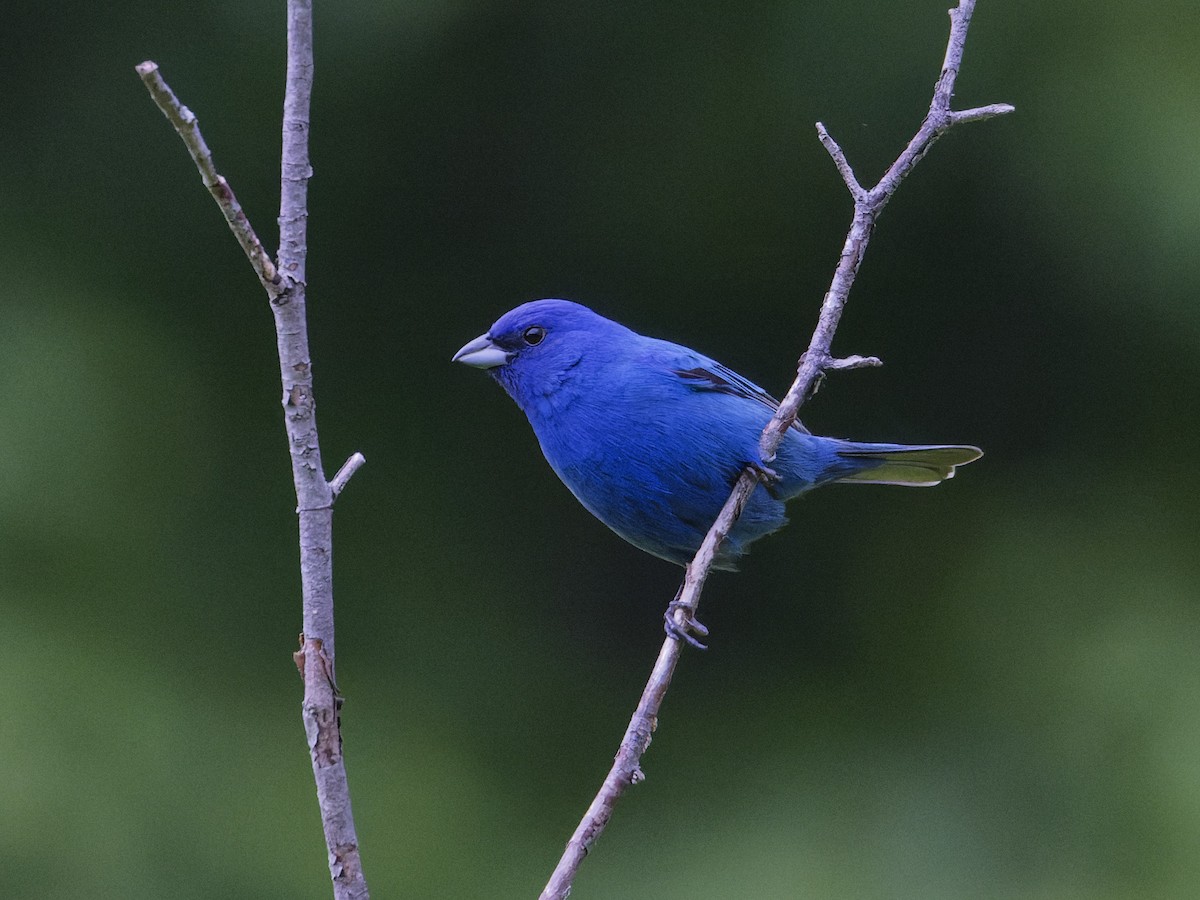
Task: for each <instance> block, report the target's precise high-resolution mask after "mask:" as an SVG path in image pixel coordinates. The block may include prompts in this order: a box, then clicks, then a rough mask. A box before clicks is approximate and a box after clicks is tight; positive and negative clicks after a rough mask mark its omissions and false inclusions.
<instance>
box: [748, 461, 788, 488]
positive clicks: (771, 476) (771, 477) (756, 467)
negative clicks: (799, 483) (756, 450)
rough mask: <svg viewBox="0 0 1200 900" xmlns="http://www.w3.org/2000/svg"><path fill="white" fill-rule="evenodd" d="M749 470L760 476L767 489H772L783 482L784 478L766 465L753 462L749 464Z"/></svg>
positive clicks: (759, 478)
mask: <svg viewBox="0 0 1200 900" xmlns="http://www.w3.org/2000/svg"><path fill="white" fill-rule="evenodd" d="M749 468H750V471H752V472H754V474H756V475H757V476H758V480H759V481H761V482H762V483H763V484H765V485H766V486H767V487H770V486H771V485H775V484H779V482H780V481H782V480H783V479H782V477H780V475H779V473H778V472H776V471H775V470H774V469H772V468H771V467H770V466H768V465H767V464H766V463H761V462H752V463H750V464H749Z"/></svg>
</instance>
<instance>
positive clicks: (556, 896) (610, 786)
mask: <svg viewBox="0 0 1200 900" xmlns="http://www.w3.org/2000/svg"><path fill="white" fill-rule="evenodd" d="M974 9H975V0H960V2H959V4H958V6H957V7H956V8H955V9H952V10H950V37H949V40H948V41H947V45H946V56H945V60H944V62H943V63H942V72H941V75H940V77H939V78H938V81H937V84H936V86H935V87H934V93H933V100H932V102H931V103H930V106H929V113H928V114H927V115H926V117H925V120H924V121H923V122H922V123H921V127H920V128H919V129H918V130H917V133H916V134H915V135H914V136H913V138H912V140H911V141H909V143H908V146H907V147H905V148H904V151H903V152H902V153H901V154H900V156H899V157H898V158H897V159H896V161H895V162H894V163H892V165H891V166H890V167H889V168H888V170H887V172H885V173H884V175H883V177H882V178H881V179H880V180H879V183H878V184H876V185H875V186H874V187H873V188H871V189H870V190H866V189H864V188H863V187H862V186H861V185H860V184H859V183H858V180H857V179H856V178H855V176H854V172H853V170H852V169H851V167H850V164H849V162H848V161H847V159H846V155H845V153H844V152H843V151H842V149H841V147H840V146H838V144H837V142H836V141H834V140H833V138H832V137H831V136H830V135H829V132H828V131H827V130H826V129H825V127H824V126H823V125H821V124H820V123H818V124H817V134H818V137H819V138H820V140H821V143H822V145H824V147H825V149H826V150H827V151H828V153H829V155H830V156H831V157H832V159H833V161H834V164H835V165H836V166H837V169H838V172H839V173H840V174H841V176H842V180H843V181H844V182H845V183H846V187H847V188H848V189H849V191H850V195H851V197H852V198H853V199H854V215H853V218H852V220H851V224H850V230H849V232H848V233H847V235H846V241H845V244H844V245H843V247H842V254H841V258H840V259H839V261H838V264H837V268H836V269H835V271H834V274H833V280H832V282H831V283H830V285H829V291H828V292H827V293H826V294H825V298H824V301H823V302H822V304H821V313H820V316H819V318H818V321H817V326H816V328H815V329H814V330H813V334H812V338H811V339H810V341H809V344H808V349H807V350H806V351H805V352H804V354H803V355H802V356H801V357H800V362H799V367H798V371H797V375H796V380H795V381H794V382H792V386H791V387H790V388H789V389H788V392H787V394H786V395H785V396H784V399H783V402H782V403H781V404H780V406H779V410H778V411H777V412H776V414H775V416H774V417H773V418H772V419H771V421H770V422H768V423H767V426H766V428H764V429H763V433H762V437H761V439H760V441H759V449H760V451H761V454H762V458H763V460H764V461H765V462H767V463H769V462H770V461H771V460H773V459H774V458H775V452H776V450H777V449H778V448H779V445H780V443H781V442H782V441H783V436H784V434H786V433H787V430H788V429H789V428H790V427H791V426H792V423H794V422H795V421H796V414H797V412H798V411H799V409H800V406H801V405H802V404H803V403H804V402H805V401H806V400H807V399H808V398H809V397H810V396H811V395H812V392H813V389H814V387H815V386H816V384H817V383H818V380H819V379H820V378H821V376H822V375H823V373H824V372H825V371H826V370H829V369H846V368H859V367H862V366H866V365H877V364H879V361H878V360H876V359H874V358H873V357H868V358H863V357H848V358H847V359H844V360H835V359H834V358H833V357H832V356H831V354H830V347H831V346H832V344H833V336H834V333H835V332H836V330H837V326H838V322H839V321H840V320H841V317H842V310H843V309H844V307H845V305H846V299H847V297H848V296H849V293H850V287H851V285H852V284H853V283H854V278H855V276H856V275H857V274H858V268H859V265H860V264H861V263H862V260H863V256H864V254H865V253H866V249H867V243H868V242H869V240H870V237H871V230H872V229H873V227H874V225H875V221H876V219H878V217H879V214H880V212H881V211H882V210H883V208H884V206H886V205H887V202H888V200H890V199H891V196H892V194H894V193H895V192H896V189H897V188H898V187H899V186H900V182H901V181H903V180H904V178H905V177H906V176H907V175H908V174H909V173H910V172H911V171H912V170H913V168H914V167H915V166H916V164H917V163H918V162H920V161H921V158H922V157H923V156H924V155H925V154H926V153H927V152H928V151H929V148H930V147H931V146H932V145H933V143H934V141H936V140H937V139H938V138H939V137H940V136H941V135H942V134H944V133H945V132H946V131H948V130H949V129H950V128H952V127H953V126H955V125H958V124H961V123H964V122H977V121H981V120H983V119H989V118H992V117H994V116H999V115H1003V114H1005V113H1009V112H1012V111H1013V107H1011V106H1009V105H1008V104H1003V103H1000V104H993V105H990V106H983V107H978V108H976V109H969V110H965V111H962V112H954V111H952V110H951V109H950V100H951V97H952V96H953V93H954V82H955V79H956V78H957V76H958V70H959V66H960V65H961V64H962V55H963V47H964V46H965V44H966V38H967V29H968V27H969V26H970V23H971V14H972V13H973V12H974ZM759 478H760V472H758V471H755V470H753V469H746V470H745V471H744V472H742V474H741V476H740V477H739V478H738V481H737V484H736V485H735V486H734V489H733V492H732V493H731V494H730V495H729V499H728V500H726V502H725V505H724V507H723V508H722V509H721V512H720V514H719V515H718V516H717V519H716V521H715V522H714V523H713V525H712V528H711V529H709V531H708V534H707V535H705V537H704V541H703V542H702V543H701V545H700V549H699V550H698V551H697V552H696V556H695V558H694V559H693V560H692V561H691V563H690V564H689V565H688V567H687V571H686V572H685V574H684V579H683V586H682V587H681V588H680V592H679V595H678V604H677V606H676V608H675V612H674V617H675V622H676V624H677V625H679V626H680V627H681V628H682V627H684V626H685V625H686V622H687V621H688V620H689V619H690V618H691V616H693V615H694V614H695V611H696V608H697V606H698V605H699V602H700V594H701V591H702V590H703V588H704V583H705V580H706V579H707V578H708V573H709V570H710V569H711V567H712V563H713V559H714V557H715V556H716V553H717V549H718V548H719V547H720V546H721V542H722V541H724V540H725V538H726V536H727V535H728V534H729V531H730V529H732V528H733V526H734V523H736V522H737V519H738V517H739V516H740V515H741V512H742V509H743V508H744V507H745V505H746V501H747V500H748V499H749V498H750V494H751V493H752V492H753V490H754V488H755V487H756V486H757V485H758V482H759ZM682 647H683V644H682V642H681V641H678V640H676V639H674V638H672V637H668V638H667V639H666V640H665V641H664V642H663V645H662V649H661V650H660V651H659V654H658V660H657V661H656V662H655V664H654V670H653V671H652V672H651V674H650V678H649V680H648V681H647V682H646V687H645V690H644V691H643V692H642V697H641V700H640V701H639V703H638V707H637V710H636V711H635V712H634V714H633V718H632V719H630V721H629V727H628V728H627V729H626V730H625V736H624V737H623V738H622V740H621V746H620V748H619V749H618V751H617V755H616V759H615V760H614V761H613V765H612V768H611V769H610V770H609V773H608V776H607V777H606V778H605V779H604V783H603V785H601V787H600V790H599V792H598V793H597V794H596V797H595V799H593V800H592V803H591V805H590V806H589V807H588V810H587V812H586V813H585V814H584V817H583V819H582V821H580V823H579V827H578V828H576V829H575V833H574V834H573V835H572V836H571V839H570V841H569V842H568V843H567V847H566V850H565V851H564V853H563V855H562V858H561V859H560V860H559V862H558V866H557V867H556V868H555V870H554V873H553V874H552V875H551V876H550V880H549V882H548V883H547V884H546V887H545V889H544V890H543V891H542V894H541V898H540V900H563V898H565V897H566V896H567V895H568V894H569V893H570V891H571V885H572V883H573V881H574V879H575V873H576V871H577V870H578V868H579V865H580V863H582V862H583V859H584V857H585V856H586V855H587V852H588V848H590V847H591V845H592V844H593V843H594V842H595V840H596V838H598V837H599V836H600V834H601V832H603V830H604V827H605V825H607V824H608V820H609V818H610V817H611V816H612V812H613V808H614V806H615V805H616V802H617V800H619V799H620V797H621V795H622V794H624V792H625V790H626V788H628V787H629V785H631V784H637V783H638V782H640V781H642V780H643V779H644V777H645V775H644V774H643V772H642V769H641V759H642V755H643V754H644V753H645V752H646V749H647V748H648V747H649V746H650V738H651V734H652V733H653V731H654V729H655V727H656V725H657V723H658V711H659V708H660V707H661V705H662V700H663V697H664V696H665V695H666V692H667V688H668V687H669V686H670V683H671V676H672V675H673V674H674V672H675V666H676V664H677V663H678V661H679V656H680V653H681V650H682Z"/></svg>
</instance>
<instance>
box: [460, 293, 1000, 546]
mask: <svg viewBox="0 0 1200 900" xmlns="http://www.w3.org/2000/svg"><path fill="white" fill-rule="evenodd" d="M454 360H455V361H456V362H460V363H464V364H466V365H468V366H474V367H476V368H479V369H486V370H487V372H488V374H490V375H491V376H492V377H493V378H495V379H496V381H498V382H500V384H501V386H502V387H503V388H504V389H505V390H506V391H507V392H508V394H509V396H511V397H512V398H513V400H515V401H516V402H517V405H518V406H519V407H520V408H521V410H522V411H523V412H524V413H525V415H526V416H527V417H528V419H529V424H530V425H532V426H533V431H534V433H535V434H536V435H537V439H538V441H539V443H540V444H541V446H542V453H544V454H545V456H546V459H547V461H548V462H549V463H550V466H551V468H553V469H554V471H555V472H556V473H557V474H558V477H559V478H561V479H562V481H563V483H564V484H566V486H567V487H568V488H570V489H571V493H573V494H574V495H575V497H576V498H577V499H578V500H579V502H580V503H582V504H583V505H584V506H585V507H586V508H587V509H588V510H589V511H590V512H591V513H592V515H594V516H595V517H596V518H598V519H599V520H600V521H601V522H603V523H604V524H605V525H607V526H608V527H609V528H611V529H612V530H613V531H615V532H616V533H617V534H619V535H620V536H621V537H623V538H624V539H625V540H627V541H629V543H631V544H633V545H634V546H635V547H640V548H641V549H642V550H645V551H646V552H647V553H651V554H653V555H655V556H659V557H662V558H663V559H666V560H669V561H671V562H673V563H677V564H679V565H681V566H686V565H687V564H688V562H690V561H691V559H692V557H693V556H694V555H695V553H696V550H697V549H698V548H699V546H700V542H701V541H702V540H703V538H704V535H705V533H706V532H707V531H708V529H709V527H710V526H711V525H712V523H713V520H715V519H716V517H717V513H719V512H720V510H721V506H722V505H723V504H724V502H725V500H726V499H727V498H728V497H729V492H730V490H731V489H732V488H733V485H734V483H735V482H736V481H737V479H738V476H739V474H740V473H741V471H742V470H743V469H744V468H745V467H747V466H753V467H755V468H758V469H759V470H760V471H764V472H768V473H770V475H769V476H768V477H767V480H766V481H765V482H764V486H763V487H765V489H763V488H760V489H759V490H756V491H755V492H754V493H753V494H752V495H751V497H750V501H749V502H748V503H747V505H746V508H745V511H744V512H743V513H742V516H741V518H740V519H739V520H738V521H737V524H736V525H735V526H734V528H733V530H732V531H731V533H730V534H729V537H728V538H727V539H726V540H725V542H724V544H723V545H722V547H721V549H720V551H719V553H718V555H717V558H716V561H715V564H714V567H715V568H718V569H733V568H735V562H736V561H737V559H738V557H740V556H741V555H742V554H743V553H745V552H746V549H747V547H748V546H749V545H750V544H751V543H752V542H753V541H755V540H757V539H758V538H760V537H762V536H763V535H766V534H769V533H771V532H772V531H775V530H776V529H778V528H780V527H782V526H783V525H784V524H785V523H786V521H787V518H786V516H785V515H784V503H785V502H786V501H788V500H790V499H792V498H793V497H796V496H798V495H800V494H803V493H804V492H805V491H809V490H811V489H813V488H815V487H819V486H820V485H823V484H829V483H831V482H845V483H851V484H854V483H858V484H903V485H912V486H925V485H932V484H937V483H938V482H940V481H944V480H945V479H947V478H951V477H953V475H954V469H955V466H961V465H963V464H965V463H969V462H972V461H974V460H976V459H978V458H979V457H980V456H982V452H981V451H980V450H979V449H978V448H977V447H968V446H949V445H934V446H908V445H904V444H873V443H858V442H855V441H846V440H841V439H839V438H829V437H818V436H817V435H814V434H810V433H809V432H808V431H807V430H806V429H805V428H804V427H803V426H802V425H800V424H799V423H797V424H796V425H794V426H793V427H792V428H791V429H790V430H789V431H788V432H787V435H786V437H785V438H784V441H783V443H782V444H781V445H780V447H779V450H778V452H777V454H776V458H775V459H774V460H772V461H771V463H770V468H769V469H768V468H767V465H766V463H764V461H763V460H762V459H761V458H760V456H759V450H758V439H759V436H760V434H761V433H762V429H763V427H764V426H765V425H766V424H767V421H768V420H769V419H770V418H771V416H772V415H773V414H774V412H775V410H776V408H777V407H778V405H779V404H778V402H777V401H776V400H775V399H774V398H773V397H771V395H770V394H768V393H767V392H766V391H764V390H763V389H762V388H760V387H759V386H758V385H756V384H754V383H753V382H752V381H749V380H747V379H746V378H743V377H742V376H741V375H738V374H737V373H736V372H734V371H733V370H731V369H729V368H726V367H725V366H723V365H721V364H720V363H718V362H715V361H714V360H711V359H709V358H708V357H707V356H704V355H702V354H700V353H697V352H696V351H695V350H690V349H688V348H687V347H682V346H680V345H679V344H672V343H670V342H669V341H663V340H658V339H656V338H651V337H645V336H643V335H640V334H638V333H637V332H635V331H632V330H630V329H628V328H626V327H625V326H624V325H620V324H618V323H616V322H613V321H611V320H609V319H606V318H604V317H603V316H600V315H597V314H596V313H594V312H592V311H591V310H590V309H588V308H587V307H585V306H580V305H579V304H578V303H571V302H570V301H567V300H535V301H533V302H532V303H525V304H523V305H521V306H518V307H517V308H516V309H513V310H510V311H509V312H507V313H505V314H504V315H503V316H501V317H500V318H499V319H497V320H496V323H495V324H494V325H492V327H491V328H490V329H489V330H488V332H487V334H485V335H482V336H481V337H478V338H476V339H475V340H473V341H471V342H469V343H468V344H466V345H465V346H463V348H462V349H461V350H459V351H458V352H457V353H456V354H454Z"/></svg>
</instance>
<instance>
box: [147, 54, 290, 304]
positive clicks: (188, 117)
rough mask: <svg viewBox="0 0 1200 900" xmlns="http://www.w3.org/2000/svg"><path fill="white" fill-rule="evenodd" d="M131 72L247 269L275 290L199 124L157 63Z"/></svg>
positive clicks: (264, 257) (275, 277)
mask: <svg viewBox="0 0 1200 900" xmlns="http://www.w3.org/2000/svg"><path fill="white" fill-rule="evenodd" d="M134 68H135V69H136V71H137V73H138V75H139V76H140V77H141V79H142V82H143V83H144V84H145V85H146V89H147V90H148V91H149V92H150V96H151V98H153V100H154V102H155V103H156V104H157V105H158V108H159V109H160V110H162V114H163V115H164V116H166V117H167V121H169V122H170V123H171V124H172V125H173V126H174V127H175V130H176V131H177V132H179V136H180V137H181V138H183V143H184V144H185V145H186V146H187V149H188V153H190V154H191V156H192V161H193V162H195V164H196V168H197V169H199V170H200V178H201V179H202V180H203V181H204V186H205V187H206V188H208V192H209V193H210V194H212V196H213V199H214V200H216V201H217V206H219V207H220V208H221V212H222V214H223V215H224V216H225V221H226V222H228V223H229V229H230V230H231V231H232V232H233V235H234V237H236V238H237V240H238V243H239V244H241V245H242V250H244V251H245V253H246V258H247V259H249V260H250V265H252V266H254V271H255V272H257V273H258V278H259V280H260V281H261V282H262V283H263V287H265V288H266V289H267V290H268V291H273V290H277V287H276V286H277V285H278V283H279V274H278V273H277V272H276V271H275V264H274V263H272V262H271V257H270V256H269V255H268V254H267V251H266V250H264V249H263V245H262V242H261V241H259V239H258V235H257V234H255V232H254V229H253V228H252V227H250V220H249V219H247V218H246V214H245V213H244V212H243V211H242V206H241V204H240V203H238V201H237V197H235V196H234V194H233V188H231V187H230V186H229V182H227V181H226V180H225V179H224V177H222V176H221V175H220V174H219V173H218V172H217V169H216V166H215V165H214V164H213V158H212V153H211V152H210V151H209V149H208V144H206V143H205V142H204V135H202V134H201V133H200V123H199V122H198V121H197V120H196V116H195V114H193V113H192V111H191V110H190V109H188V108H187V107H186V106H184V105H183V104H182V103H180V102H179V98H178V97H176V96H175V92H174V91H173V90H171V88H170V86H169V85H168V84H167V83H166V81H164V80H163V77H162V74H161V73H160V72H159V71H158V64H157V63H155V62H153V61H152V60H149V59H148V60H146V61H145V62H143V63H138V64H137V65H136V66H134Z"/></svg>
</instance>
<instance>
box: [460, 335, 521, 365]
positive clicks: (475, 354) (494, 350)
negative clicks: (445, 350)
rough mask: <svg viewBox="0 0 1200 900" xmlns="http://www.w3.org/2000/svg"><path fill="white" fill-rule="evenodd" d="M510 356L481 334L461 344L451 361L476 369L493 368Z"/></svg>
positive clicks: (510, 355)
mask: <svg viewBox="0 0 1200 900" xmlns="http://www.w3.org/2000/svg"><path fill="white" fill-rule="evenodd" d="M511 358H512V354H511V353H509V352H508V351H507V350H503V349H501V348H500V347H497V346H496V345H495V344H493V343H492V339H491V338H490V337H488V336H487V335H486V334H483V335H480V336H479V337H477V338H475V340H473V341H468V342H467V343H466V344H463V346H462V347H461V348H460V349H459V351H458V352H457V353H455V354H454V359H453V360H452V362H460V363H463V364H464V365H468V366H474V367H475V368H476V369H494V368H495V367H496V366H502V365H504V364H505V363H506V362H508V361H509V359H511Z"/></svg>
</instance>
